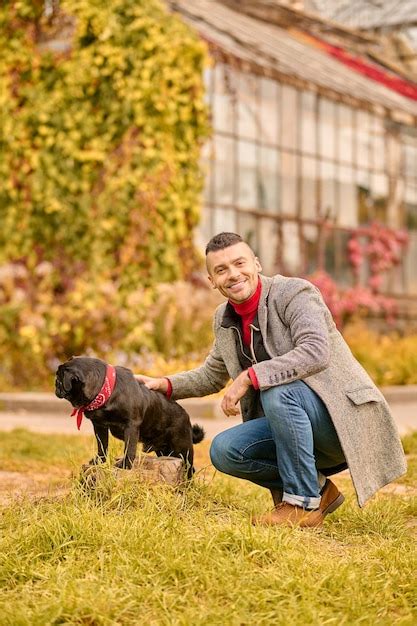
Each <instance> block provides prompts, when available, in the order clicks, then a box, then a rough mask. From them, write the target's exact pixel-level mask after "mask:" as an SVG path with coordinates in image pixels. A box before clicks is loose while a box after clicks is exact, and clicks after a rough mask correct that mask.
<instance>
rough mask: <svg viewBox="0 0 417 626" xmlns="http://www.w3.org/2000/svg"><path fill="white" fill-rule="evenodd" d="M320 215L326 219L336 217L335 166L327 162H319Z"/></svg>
mask: <svg viewBox="0 0 417 626" xmlns="http://www.w3.org/2000/svg"><path fill="white" fill-rule="evenodd" d="M320 215H321V216H322V217H326V219H334V218H336V217H337V207H336V166H335V164H334V163H329V162H328V161H321V162H320Z"/></svg>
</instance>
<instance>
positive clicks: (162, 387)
mask: <svg viewBox="0 0 417 626" xmlns="http://www.w3.org/2000/svg"><path fill="white" fill-rule="evenodd" d="M135 378H136V380H138V381H139V382H141V383H144V384H145V387H147V388H148V389H152V390H153V391H162V393H165V394H166V392H167V391H168V381H167V379H166V378H152V377H151V376H143V375H142V374H135Z"/></svg>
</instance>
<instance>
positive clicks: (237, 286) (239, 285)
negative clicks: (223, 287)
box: [227, 279, 246, 291]
mask: <svg viewBox="0 0 417 626" xmlns="http://www.w3.org/2000/svg"><path fill="white" fill-rule="evenodd" d="M245 283H246V279H242V280H239V281H238V282H237V283H232V284H231V285H229V286H228V287H227V289H230V290H231V291H240V289H241V288H242V287H243V286H244V285H245Z"/></svg>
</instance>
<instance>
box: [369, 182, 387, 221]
mask: <svg viewBox="0 0 417 626" xmlns="http://www.w3.org/2000/svg"><path fill="white" fill-rule="evenodd" d="M371 194H372V205H373V206H372V208H373V216H372V217H373V219H376V220H378V221H379V222H383V223H385V224H386V223H387V222H388V179H387V177H386V176H385V174H378V173H375V174H373V175H372V177H371Z"/></svg>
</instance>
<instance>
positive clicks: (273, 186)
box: [259, 146, 280, 213]
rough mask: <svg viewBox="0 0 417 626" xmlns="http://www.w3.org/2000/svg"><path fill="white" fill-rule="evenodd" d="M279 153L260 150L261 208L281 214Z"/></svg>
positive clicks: (262, 148) (262, 147)
mask: <svg viewBox="0 0 417 626" xmlns="http://www.w3.org/2000/svg"><path fill="white" fill-rule="evenodd" d="M278 157H279V152H278V149H277V148H268V147H266V146H260V148H259V158H260V163H259V207H260V208H261V209H263V210H264V211H271V213H279V209H280V207H279V196H278V190H279V162H278Z"/></svg>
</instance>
